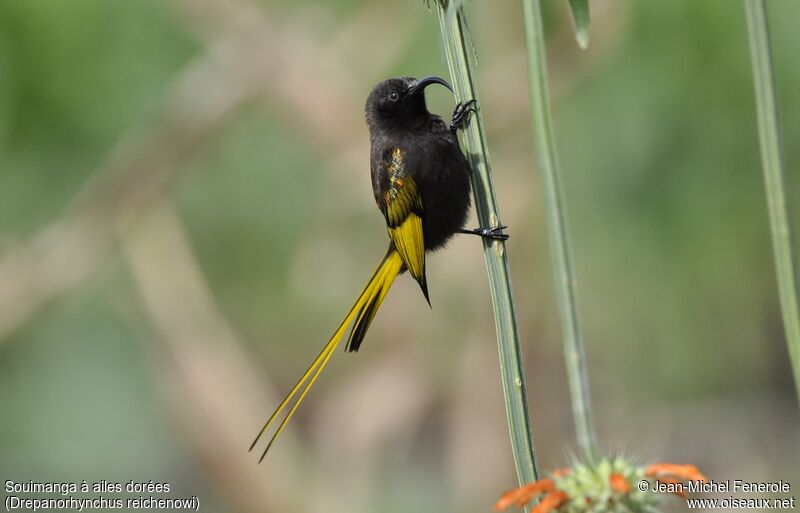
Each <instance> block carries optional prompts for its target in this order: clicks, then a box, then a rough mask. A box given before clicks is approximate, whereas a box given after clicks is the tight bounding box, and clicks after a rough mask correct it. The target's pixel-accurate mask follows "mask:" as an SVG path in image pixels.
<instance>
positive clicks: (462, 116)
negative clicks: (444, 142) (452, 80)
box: [450, 98, 478, 133]
mask: <svg viewBox="0 0 800 513" xmlns="http://www.w3.org/2000/svg"><path fill="white" fill-rule="evenodd" d="M477 104H478V100H476V99H474V98H473V99H472V100H469V101H467V102H459V103H458V104H457V105H456V108H455V109H453V117H452V119H451V120H450V131H451V132H453V133H456V132H457V131H458V130H461V129H462V128H464V125H466V124H467V119H469V115H470V113H472V112H478V109H477V108H476V107H475V106H476V105H477Z"/></svg>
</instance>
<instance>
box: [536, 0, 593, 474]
mask: <svg viewBox="0 0 800 513" xmlns="http://www.w3.org/2000/svg"><path fill="white" fill-rule="evenodd" d="M522 19H523V24H524V28H525V44H526V46H527V50H528V52H527V54H528V87H529V88H530V97H531V116H532V118H533V138H534V146H535V149H536V156H537V159H538V161H539V174H540V175H541V178H542V194H543V196H544V201H545V210H546V213H547V232H548V235H549V239H550V252H551V259H552V262H553V267H554V277H555V282H556V283H555V286H556V292H557V294H558V307H559V312H560V314H561V326H562V331H563V333H562V338H563V343H564V358H565V360H566V365H567V378H568V380H569V388H570V398H571V402H572V412H573V416H574V418H575V431H576V433H577V436H578V444H579V445H580V447H581V451H582V453H583V458H584V460H585V461H587V462H588V463H590V464H593V463H595V462H596V461H597V458H598V454H597V435H596V434H595V430H594V421H593V418H592V408H591V400H590V396H589V377H588V371H587V369H586V355H585V350H584V348H583V338H582V337H581V330H580V324H579V322H578V300H577V294H576V292H575V272H574V270H573V266H572V248H571V246H570V241H569V222H568V221H567V208H566V204H565V203H564V199H563V198H562V196H561V181H560V180H561V179H560V171H559V164H558V151H557V150H556V140H555V137H554V135H553V121H552V116H551V114H550V93H549V91H548V87H547V63H546V61H545V48H544V29H543V26H542V10H541V5H540V0H522Z"/></svg>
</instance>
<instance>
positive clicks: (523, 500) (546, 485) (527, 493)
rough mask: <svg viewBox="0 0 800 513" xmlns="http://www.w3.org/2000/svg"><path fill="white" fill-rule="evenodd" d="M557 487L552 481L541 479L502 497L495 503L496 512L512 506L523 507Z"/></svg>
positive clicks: (510, 491) (508, 492)
mask: <svg viewBox="0 0 800 513" xmlns="http://www.w3.org/2000/svg"><path fill="white" fill-rule="evenodd" d="M554 489H555V485H554V484H553V481H552V480H551V479H540V480H538V481H534V482H532V483H530V484H526V485H525V486H521V487H519V488H514V489H513V490H509V491H507V492H506V493H504V494H503V495H501V496H500V499H499V500H498V501H497V502H496V503H495V505H494V510H495V511H502V510H504V509H506V508H508V507H509V506H511V505H512V504H516V505H517V506H519V507H522V506H524V505H526V504H527V503H529V502H530V501H532V500H533V499H534V498H535V497H536V496H537V495H539V494H540V493H543V492H552V491H553V490H554Z"/></svg>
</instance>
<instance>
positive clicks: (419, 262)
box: [384, 148, 425, 281]
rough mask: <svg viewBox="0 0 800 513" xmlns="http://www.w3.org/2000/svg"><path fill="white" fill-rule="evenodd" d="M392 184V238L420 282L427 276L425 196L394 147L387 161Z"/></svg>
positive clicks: (388, 208) (388, 202) (388, 200)
mask: <svg viewBox="0 0 800 513" xmlns="http://www.w3.org/2000/svg"><path fill="white" fill-rule="evenodd" d="M384 166H385V168H386V174H388V175H389V187H388V189H387V190H386V192H385V193H384V204H385V210H384V214H385V215H386V225H387V227H388V229H389V237H391V239H392V241H393V242H394V245H395V247H396V248H397V252H398V253H399V254H400V257H401V258H402V259H403V263H404V264H406V267H407V268H408V271H409V272H410V273H411V276H413V277H414V279H416V280H417V281H419V280H421V279H424V276H425V238H424V236H423V233H422V197H421V196H420V194H419V192H418V190H417V184H416V182H414V179H413V178H412V177H411V176H410V175H408V174H407V173H406V172H405V167H404V165H403V152H402V150H400V149H399V148H395V149H394V150H392V151H391V153H389V155H388V156H387V158H386V159H385V160H384Z"/></svg>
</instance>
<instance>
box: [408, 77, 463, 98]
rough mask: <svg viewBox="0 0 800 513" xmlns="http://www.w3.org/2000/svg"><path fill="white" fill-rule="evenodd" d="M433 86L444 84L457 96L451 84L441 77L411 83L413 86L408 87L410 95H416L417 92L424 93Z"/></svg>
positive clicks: (421, 79) (426, 78)
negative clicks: (423, 91)
mask: <svg viewBox="0 0 800 513" xmlns="http://www.w3.org/2000/svg"><path fill="white" fill-rule="evenodd" d="M431 84H442V85H443V86H445V87H446V88H448V89H449V90H450V92H451V93H453V94H455V92H454V91H453V88H452V87H451V86H450V84H448V83H447V81H446V80H445V79H443V78H439V77H425V78H420V79H419V80H415V81H414V82H411V85H410V86H409V87H408V94H414V93H416V92H417V91H422V90H423V89H425V88H426V87H428V86H429V85H431Z"/></svg>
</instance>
